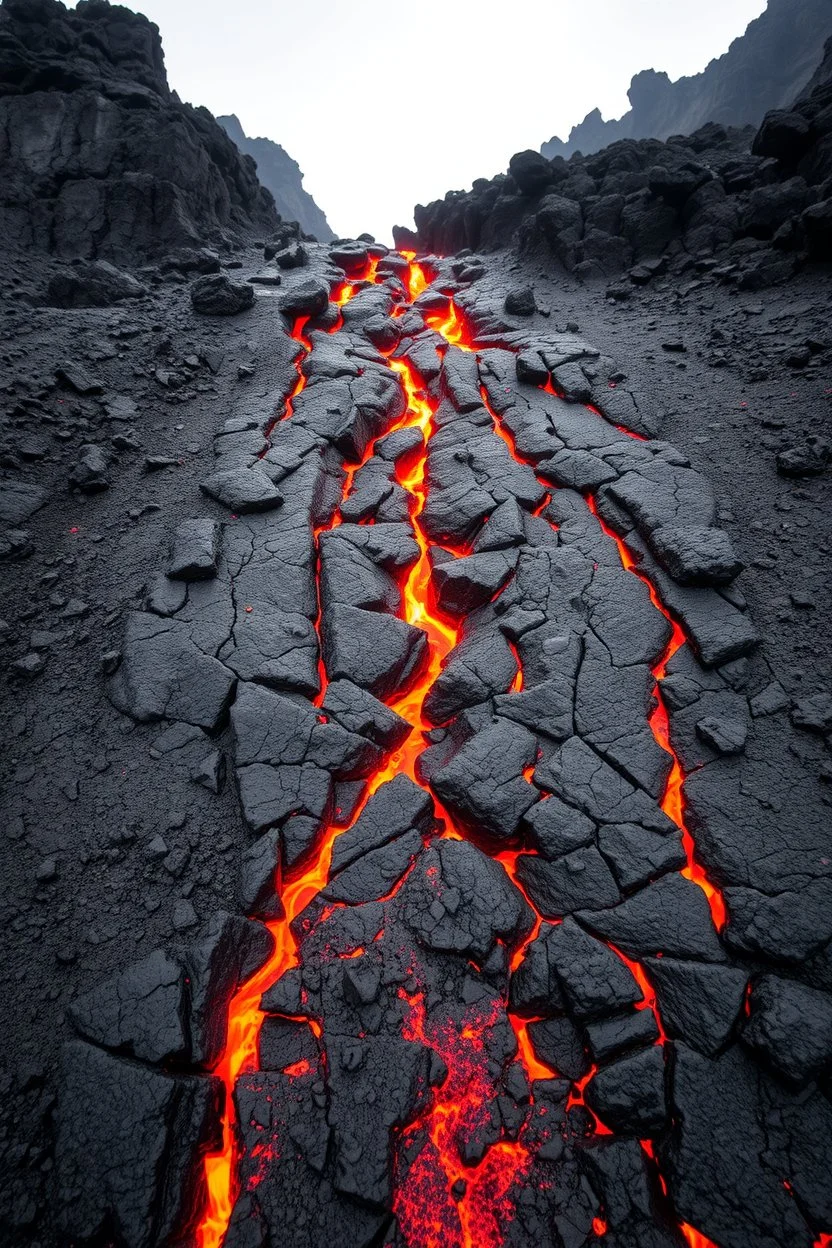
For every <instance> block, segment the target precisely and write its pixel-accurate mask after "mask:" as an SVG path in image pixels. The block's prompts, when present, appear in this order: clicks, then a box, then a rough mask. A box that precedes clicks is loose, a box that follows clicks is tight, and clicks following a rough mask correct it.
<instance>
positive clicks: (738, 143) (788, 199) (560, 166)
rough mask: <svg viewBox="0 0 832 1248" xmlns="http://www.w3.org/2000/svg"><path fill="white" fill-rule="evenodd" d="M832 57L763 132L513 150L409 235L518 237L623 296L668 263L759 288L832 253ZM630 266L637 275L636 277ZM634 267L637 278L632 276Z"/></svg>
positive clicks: (676, 273)
mask: <svg viewBox="0 0 832 1248" xmlns="http://www.w3.org/2000/svg"><path fill="white" fill-rule="evenodd" d="M831 71H832V59H830V44H827V47H826V53H825V56H824V60H823V62H822V64H821V66H820V67H819V69H818V70H817V71H816V73H815V75H814V77H813V79H812V81H811V83H810V84H809V85H808V86H807V88H806V89H805V91H804V92H803V93H802V94H801V95H800V96H799V98H798V99H797V100H796V101H795V102H794V104H793V105H792V107H791V108H789V109H787V110H781V111H775V112H771V113H769V114H767V116H766V117H765V119H764V120H763V123H762V125H761V126H760V128H759V130H758V131H757V132H756V134H754V133H752V132H751V131H737V130H730V129H726V128H725V127H723V126H719V125H717V124H709V125H707V126H704V127H703V128H702V129H701V130H699V131H697V132H696V133H694V134H692V135H690V136H689V137H687V138H683V137H674V138H671V139H668V140H667V141H666V142H660V141H659V140H657V139H640V140H632V139H626V140H621V141H620V142H618V143H614V144H612V145H611V146H610V147H608V148H605V149H604V150H603V151H602V152H599V153H598V154H597V155H595V156H588V157H584V156H581V155H575V156H572V157H570V159H569V160H564V159H563V158H562V157H556V158H555V159H554V160H551V161H549V160H546V159H545V158H544V157H543V156H541V155H540V154H539V153H537V152H532V151H527V152H520V153H518V154H517V155H515V156H513V157H512V159H511V162H510V164H509V170H508V173H507V174H503V175H499V176H498V177H496V178H492V179H491V181H486V180H485V179H480V180H478V181H477V182H475V183H474V186H473V189H472V190H471V191H468V192H456V191H453V192H449V193H448V194H447V195H446V196H445V198H444V199H443V200H436V201H434V202H433V203H431V204H429V205H428V206H427V207H423V206H421V205H419V206H417V208H416V210H415V214H414V215H415V221H416V232H415V234H413V233H412V232H411V231H408V230H402V229H395V230H394V237H395V238H396V240H397V242H398V245H400V246H410V247H416V248H420V249H428V250H434V251H437V252H440V253H442V254H450V253H452V252H453V253H456V254H459V252H460V251H461V250H463V249H465V248H478V249H484V250H489V249H496V248H501V247H507V246H510V245H516V246H517V247H518V249H519V251H520V252H528V253H534V254H539V255H541V256H545V255H548V256H551V257H552V258H553V259H554V260H555V262H556V263H557V264H558V265H560V266H562V267H563V268H564V269H566V270H567V271H568V272H570V273H574V274H575V275H576V276H577V277H579V278H581V279H590V278H605V279H607V280H608V281H610V282H611V285H612V289H611V293H612V295H613V297H615V298H627V297H628V295H629V292H630V290H631V289H632V288H633V286H639V285H645V284H647V283H649V282H650V281H651V280H652V279H653V278H654V277H655V276H656V275H658V274H661V273H664V272H668V273H670V274H671V275H672V276H673V277H674V278H676V279H678V280H680V281H684V280H685V279H686V278H689V279H691V280H697V281H708V282H722V283H725V284H727V285H729V286H736V287H738V288H740V289H746V290H757V289H762V288H763V287H766V286H770V285H772V284H773V283H776V282H779V281H784V280H787V279H788V278H789V277H790V276H792V275H793V274H794V273H795V272H796V271H797V270H798V269H799V268H800V267H801V266H802V265H805V264H807V263H811V262H814V261H828V260H829V259H830V258H832V78H830V72H831ZM627 275H628V276H629V281H628V280H626V276H627ZM622 277H625V280H624V281H623V283H622V281H621V280H620V279H621V278H622Z"/></svg>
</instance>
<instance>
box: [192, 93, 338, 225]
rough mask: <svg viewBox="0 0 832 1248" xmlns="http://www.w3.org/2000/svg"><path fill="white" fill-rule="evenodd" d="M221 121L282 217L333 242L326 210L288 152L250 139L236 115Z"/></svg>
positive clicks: (264, 140) (277, 146)
mask: <svg viewBox="0 0 832 1248" xmlns="http://www.w3.org/2000/svg"><path fill="white" fill-rule="evenodd" d="M217 121H218V122H219V123H220V125H221V126H222V128H223V129H224V130H225V133H226V134H227V135H228V137H229V138H230V139H231V141H232V143H234V144H235V146H236V147H237V148H238V149H239V151H241V152H243V153H244V154H245V155H247V156H251V157H252V158H253V159H254V160H255V162H256V164H257V176H258V177H259V179H260V181H261V183H262V184H263V186H265V187H266V189H267V190H269V191H271V193H272V195H273V196H274V201H275V203H276V204H277V211H278V212H279V213H280V215H281V217H283V218H284V220H287V221H298V222H299V223H300V226H301V229H302V230H303V231H304V233H306V234H314V235H315V237H316V238H317V239H318V241H319V242H321V243H328V242H331V241H332V239H334V238H335V234H334V232H333V230H332V229H331V228H330V225H329V222H328V221H327V219H326V216H325V214H324V213H323V211H322V210H321V209H320V208H319V207H318V205H317V204H316V203H315V201H314V199H313V198H312V196H311V195H310V194H309V192H308V191H307V190H304V186H303V174H302V172H301V169H300V165H299V164H298V163H297V161H296V160H293V159H292V157H291V156H290V155H289V153H288V152H287V151H286V149H285V148H284V147H281V145H280V144H279V143H276V142H275V141H274V140H273V139H265V138H249V137H248V135H247V134H246V132H245V131H244V129H243V126H242V122H241V121H240V119H239V117H237V116H236V115H235V114H234V113H231V114H229V115H228V116H226V117H218V118H217Z"/></svg>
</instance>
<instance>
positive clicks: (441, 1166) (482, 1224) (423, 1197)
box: [394, 993, 548, 1248]
mask: <svg viewBox="0 0 832 1248" xmlns="http://www.w3.org/2000/svg"><path fill="white" fill-rule="evenodd" d="M400 995H404V994H403V993H402V994H400ZM406 999H407V1001H408V1003H409V1005H410V1008H411V1012H410V1016H409V1018H408V1019H407V1021H406V1023H405V1027H404V1036H405V1039H407V1040H418V1041H420V1042H421V1043H422V1044H426V1045H429V1046H430V1047H431V1048H432V1049H434V1050H435V1051H436V1052H437V1053H438V1054H439V1056H440V1057H441V1058H442V1060H443V1061H444V1062H445V1065H446V1066H447V1068H448V1075H447V1078H446V1079H445V1081H444V1083H443V1084H442V1086H441V1088H439V1089H437V1091H436V1093H435V1096H434V1099H433V1101H432V1103H431V1105H430V1107H429V1109H428V1111H427V1113H426V1114H425V1115H424V1117H423V1118H420V1119H417V1120H416V1122H415V1123H412V1124H411V1125H410V1126H409V1127H408V1128H407V1129H406V1131H405V1132H403V1142H404V1143H405V1145H406V1144H407V1143H408V1142H410V1141H411V1140H413V1139H414V1137H416V1136H417V1135H418V1133H419V1132H420V1131H425V1132H426V1133H427V1136H428V1141H429V1142H428V1143H426V1144H425V1145H424V1146H423V1147H422V1149H421V1151H420V1152H419V1154H418V1156H417V1157H416V1159H415V1160H414V1161H413V1162H412V1163H411V1164H410V1166H409V1169H408V1171H407V1173H406V1175H405V1176H404V1177H403V1179H402V1181H401V1182H400V1183H399V1184H397V1188H396V1195H395V1200H394V1209H395V1212H396V1214H397V1216H398V1219H399V1225H400V1227H401V1229H402V1233H403V1234H404V1237H405V1240H406V1241H407V1243H408V1244H412V1245H414V1246H415V1245H419V1248H448V1246H449V1245H450V1246H452V1248H474V1246H476V1248H500V1245H501V1244H502V1243H503V1228H504V1226H505V1224H506V1222H508V1221H509V1220H510V1219H511V1216H512V1208H511V1203H510V1201H509V1200H508V1199H507V1194H508V1192H509V1190H510V1188H511V1187H512V1185H513V1184H514V1183H515V1182H517V1181H518V1180H521V1179H522V1178H523V1176H524V1174H525V1173H526V1171H527V1170H528V1167H529V1166H530V1164H531V1158H530V1156H529V1153H528V1150H527V1149H526V1148H525V1146H524V1145H523V1144H522V1143H520V1142H517V1141H510V1140H500V1141H498V1142H497V1143H495V1144H492V1145H491V1147H490V1148H489V1149H488V1151H487V1152H486V1153H485V1155H484V1157H483V1159H482V1161H481V1162H480V1163H479V1165H477V1166H470V1165H466V1164H465V1163H464V1161H463V1160H462V1157H461V1155H460V1141H461V1140H465V1139H470V1138H471V1137H472V1136H475V1135H476V1133H477V1132H478V1131H482V1130H484V1129H486V1128H488V1126H489V1125H490V1120H491V1119H490V1112H489V1111H490V1106H491V1104H492V1102H493V1100H494V1098H495V1097H496V1095H497V1088H496V1086H495V1082H494V1080H493V1078H491V1077H490V1076H489V1074H488V1062H487V1058H486V1055H485V1051H484V1036H485V1034H486V1032H487V1031H488V1029H489V1028H490V1027H492V1026H493V1024H494V1023H495V1021H496V1018H497V1014H498V1012H499V1010H500V1005H499V1003H495V1005H494V1007H493V1009H492V1010H491V1012H483V1011H479V1012H478V1011H477V1010H476V1009H475V1008H473V1007H472V1008H469V1009H468V1010H467V1011H466V1012H465V1015H464V1018H463V1021H462V1024H461V1025H460V1024H459V1023H458V1022H456V1021H455V1020H448V1021H447V1022H441V1023H437V1022H435V1021H433V1020H429V1019H428V1018H427V1016H426V1012H425V1004H424V997H423V995H422V994H421V993H418V994H416V995H414V996H412V997H407V998H406ZM547 1074H548V1072H547Z"/></svg>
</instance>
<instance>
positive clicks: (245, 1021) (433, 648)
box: [197, 261, 459, 1248]
mask: <svg viewBox="0 0 832 1248" xmlns="http://www.w3.org/2000/svg"><path fill="white" fill-rule="evenodd" d="M377 263H378V262H377V261H371V263H370V266H369V269H368V273H367V277H366V279H364V280H370V281H373V280H376V274H375V269H376V266H377ZM410 287H411V290H413V289H414V288H416V287H418V282H415V283H413V282H412V283H410ZM354 293H355V287H354V286H353V285H352V284H351V283H346V284H344V285H343V286H342V287H340V288H339V290H338V291H337V292H336V300H335V301H336V302H337V303H338V305H339V306H340V307H343V306H344V305H345V304H346V303H347V302H349V299H350V298H352V296H353V294H354ZM305 324H306V320H305V319H304V318H301V319H300V320H299V321H298V322H296V324H295V326H294V329H293V336H294V337H297V338H298V340H299V341H303V342H304V345H306V346H307V350H309V349H311V345H312V344H311V343H309V342H308V340H306V339H304V338H303V337H302V335H303V329H304V328H305ZM338 328H339V326H338V325H336V327H335V330H334V331H333V332H337V329H338ZM301 366H302V361H301V362H300V363H299V366H298V377H299V383H298V387H297V388H296V389H295V391H294V394H295V395H296V394H297V393H299V392H300V389H302V387H303V384H304V382H305V378H304V377H303V374H302V372H301ZM390 367H391V368H392V369H393V370H394V371H395V372H397V373H398V374H399V377H400V380H401V383H402V386H403V389H404V392H405V396H406V399H407V411H406V415H405V417H404V418H403V420H402V421H400V422H398V426H397V427H399V428H402V427H409V428H418V429H420V431H421V432H422V434H423V436H424V438H425V448H424V449H423V451H422V453H421V455H420V456H419V458H418V460H417V462H416V463H415V464H414V465H413V467H412V468H410V469H409V470H408V471H407V472H406V474H405V475H403V477H402V479H401V481H400V484H401V485H402V486H403V487H404V489H406V490H407V491H408V493H409V494H410V495H411V498H412V500H413V503H412V510H411V516H412V520H413V528H414V533H415V536H416V541H417V543H418V546H419V559H418V560H417V562H416V564H415V565H414V567H413V568H412V570H411V572H410V574H409V575H408V577H407V581H406V583H405V586H404V591H403V600H404V617H405V619H406V620H407V622H408V623H409V624H413V625H416V626H417V627H419V628H421V629H423V630H424V631H425V633H426V634H427V637H428V653H429V661H428V664H427V666H426V670H425V671H424V673H423V674H422V676H421V677H420V679H419V680H418V683H417V684H416V685H414V686H413V687H412V688H410V689H408V690H407V691H406V692H405V693H403V694H401V695H400V696H399V697H398V698H397V699H395V700H394V701H393V702H392V703H391V705H392V707H393V709H394V710H395V711H396V712H397V714H399V715H401V716H402V717H403V718H404V719H406V720H407V721H408V722H409V723H410V724H411V725H412V726H413V729H414V731H413V732H412V733H411V735H410V737H409V738H408V740H407V741H406V742H405V743H404V744H403V745H402V746H401V747H400V749H398V750H397V751H395V753H393V754H392V755H391V756H390V758H389V759H388V761H387V763H386V765H385V766H384V767H382V768H380V769H379V771H378V772H377V773H376V774H375V775H374V776H373V777H372V778H371V780H370V781H369V783H368V786H367V792H366V795H365V799H364V800H365V801H366V799H367V797H369V796H370V795H371V794H372V793H374V792H375V791H376V789H378V788H379V786H380V785H381V784H383V783H384V782H385V781H386V780H390V779H392V778H393V777H394V776H396V775H398V774H399V773H401V772H404V773H405V774H406V775H408V776H410V777H411V779H413V780H415V779H416V760H417V759H418V757H419V755H420V754H421V752H422V750H423V749H424V741H423V740H422V736H421V731H422V729H423V728H425V727H428V726H429V725H427V724H426V723H425V722H424V721H423V717H422V703H423V701H424V698H425V695H426V694H427V692H428V690H429V688H430V686H431V685H432V683H433V681H434V679H435V678H436V676H437V675H438V673H439V671H440V669H441V666H442V662H443V660H444V658H445V656H446V655H447V654H448V653H449V651H450V650H451V649H453V647H454V646H455V645H456V640H457V634H458V631H459V628H458V626H456V625H452V624H450V623H447V622H446V621H444V620H442V619H441V618H440V617H439V615H438V613H434V612H433V611H432V610H431V607H430V605H429V604H430V573H431V569H430V561H429V559H428V542H427V538H426V537H425V534H424V533H423V531H422V529H421V526H420V524H419V515H420V513H421V511H422V509H423V507H424V504H425V461H426V456H427V449H426V444H427V440H428V438H429V436H430V432H431V425H432V419H433V408H432V407H431V404H430V402H429V400H428V398H427V396H426V395H425V393H424V391H423V389H422V387H421V385H420V383H419V380H418V378H417V377H416V374H415V372H414V371H413V369H412V368H411V366H410V364H409V363H407V361H405V360H391V361H390ZM289 411H290V409H289ZM355 471H356V468H355V467H354V468H353V469H352V471H351V472H350V473H348V476H347V486H346V488H347V489H349V487H350V484H351V481H352V476H353V475H354V472H355ZM335 522H337V520H336V521H334V523H335ZM358 813H360V811H359V812H358ZM358 813H357V814H356V818H357V817H358ZM444 813H445V812H442V811H441V810H440V814H444ZM345 830H346V829H344V828H338V827H335V826H330V827H328V828H327V829H326V831H325V832H324V835H323V837H322V838H321V841H320V843H319V845H318V847H317V850H316V852H315V855H314V858H313V859H312V860H311V861H310V862H309V863H308V865H306V867H305V869H304V870H303V873H302V874H301V875H300V876H299V877H298V878H297V879H295V880H292V881H291V882H288V883H286V884H285V886H284V888H283V891H282V894H281V900H282V902H283V908H284V916H283V917H282V918H281V919H276V920H274V921H273V922H270V923H267V924H266V926H267V927H268V929H269V931H270V932H271V934H272V936H273V938H274V942H275V943H274V951H273V953H272V955H271V957H270V958H269V959H268V961H267V962H266V964H265V965H264V966H263V967H262V968H261V969H260V970H259V971H258V972H256V974H255V975H254V976H252V978H251V979H250V980H248V982H247V983H245V984H244V985H243V986H242V987H241V988H240V989H239V990H238V992H237V993H236V994H235V996H234V997H233V998H232V1001H231V1003H230V1005H229V1010H228V1029H227V1039H226V1047H225V1052H224V1054H223V1057H222V1060H221V1061H220V1063H219V1065H218V1066H217V1068H216V1069H215V1071H214V1073H215V1074H216V1075H218V1076H219V1078H220V1079H221V1080H222V1082H223V1086H224V1088H225V1094H226V1095H225V1110H224V1114H223V1121H222V1136H223V1145H222V1149H221V1151H220V1152H219V1153H215V1154H209V1155H208V1156H206V1157H205V1162H204V1167H205V1169H204V1173H205V1182H206V1188H207V1200H206V1207H205V1210H204V1212H203V1215H202V1218H201V1220H200V1223H199V1226H198V1229H197V1243H198V1245H199V1248H220V1245H221V1244H222V1242H223V1239H224V1237H225V1234H226V1231H227V1228H228V1222H229V1219H230V1217H231V1212H232V1209H233V1205H234V1200H235V1198H236V1192H237V1176H236V1173H235V1167H236V1164H237V1160H238V1159H237V1150H236V1140H235V1121H234V1099H233V1092H234V1086H235V1082H236V1080H237V1078H238V1076H239V1075H240V1074H242V1073H243V1072H245V1071H246V1070H253V1069H256V1066H257V1042H258V1036H259V1032H260V1027H261V1024H262V1021H263V1014H262V1012H261V1011H260V1008H259V1006H260V998H261V997H262V995H263V993H264V992H265V991H266V989H267V988H269V987H270V986H271V985H272V984H273V983H274V982H275V981H276V980H277V979H279V978H280V977H281V975H283V974H284V973H285V972H286V971H287V970H289V969H290V968H291V967H293V966H295V965H297V962H298V951H297V946H296V944H295V941H294V938H293V936H292V932H291V923H292V922H293V920H294V919H295V918H296V917H297V916H298V915H299V914H300V913H301V912H302V911H303V910H304V909H305V908H306V906H307V905H308V904H309V903H310V902H311V901H312V900H313V899H314V897H315V896H317V894H318V893H319V892H320V891H321V889H323V888H324V887H325V886H326V883H327V880H328V876H329V867H330V863H331V860H332V846H333V844H334V842H335V839H336V837H337V836H339V835H340V834H341V832H343V831H345ZM447 834H448V835H451V836H457V837H458V836H459V833H458V832H457V831H456V829H454V828H453V827H451V826H449V827H448V832H447ZM311 1025H312V1027H313V1029H314V1030H315V1031H316V1034H320V1026H319V1025H318V1024H316V1023H314V1022H313V1023H312V1024H311Z"/></svg>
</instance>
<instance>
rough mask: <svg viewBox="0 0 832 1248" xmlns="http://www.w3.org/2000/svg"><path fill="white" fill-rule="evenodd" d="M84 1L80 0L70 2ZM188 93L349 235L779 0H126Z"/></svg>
mask: <svg viewBox="0 0 832 1248" xmlns="http://www.w3.org/2000/svg"><path fill="white" fill-rule="evenodd" d="M70 7H74V0H70ZM127 7H129V8H132V9H136V10H138V11H140V12H142V13H145V14H146V15H147V16H148V17H149V18H150V19H151V21H154V22H156V23H157V25H158V26H159V28H160V30H161V32H162V39H163V42H164V48H165V59H166V63H167V69H168V78H169V81H170V83H171V86H173V87H174V88H175V89H176V90H177V91H178V92H179V95H180V97H181V98H182V99H183V100H186V101H188V102H190V103H192V104H204V105H206V107H207V108H209V109H210V110H211V112H212V113H214V114H221V113H236V114H237V116H238V117H239V118H240V120H241V122H242V124H243V129H244V130H245V131H246V133H247V134H249V135H252V136H258V135H264V136H266V137H267V138H271V139H275V140H277V142H279V143H281V144H282V145H283V146H284V147H285V148H286V150H287V151H288V152H289V154H290V155H291V156H293V157H294V159H295V160H297V161H298V163H299V164H300V167H301V169H302V170H303V172H304V175H305V178H304V186H305V187H306V189H307V190H308V191H310V192H311V194H313V195H314V197H315V199H316V200H317V202H318V203H319V204H320V206H321V207H322V208H323V210H324V211H325V212H326V214H327V216H328V218H329V222H330V225H331V226H332V228H333V229H334V230H335V231H336V232H338V233H340V234H342V235H345V236H350V235H353V236H354V235H356V234H359V233H361V232H362V231H364V230H369V231H370V232H371V233H373V234H375V236H376V237H377V238H378V239H379V240H380V241H383V242H389V241H390V229H391V226H392V225H393V224H394V223H395V224H400V225H410V224H412V214H413V205H414V204H415V203H417V202H421V203H427V202H429V201H430V200H431V199H437V198H440V197H441V196H442V195H444V193H445V191H448V190H464V189H467V188H468V187H470V185H471V182H472V181H473V179H474V178H477V177H491V176H492V175H493V174H495V173H499V172H501V171H503V170H505V169H506V168H507V166H508V161H509V158H510V157H511V155H512V154H513V153H514V152H517V151H521V150H523V149H524V148H528V147H531V148H538V147H539V146H540V144H541V143H542V142H544V141H545V140H546V139H549V138H551V136H552V135H553V134H557V135H559V136H560V137H561V138H563V139H565V138H566V137H567V134H568V131H569V129H570V127H571V126H572V125H574V124H575V123H576V122H578V121H581V120H582V119H583V117H584V116H585V115H586V113H588V112H589V111H590V109H592V108H595V107H596V106H597V107H599V108H600V109H601V112H602V113H603V115H604V116H605V117H607V118H609V117H618V116H620V115H621V113H623V112H624V111H625V110H626V108H627V107H628V105H627V98H626V92H627V87H628V86H629V83H630V78H631V77H632V75H633V74H634V73H637V72H638V71H639V70H641V69H647V68H651V67H652V68H654V69H659V70H662V69H663V70H666V71H667V73H668V74H669V75H670V77H671V78H673V79H676V78H678V77H680V76H682V75H683V74H691V73H697V72H698V71H699V70H701V69H703V68H704V67H705V65H706V64H707V63H708V61H709V60H711V59H712V58H713V57H714V56H719V55H720V54H721V53H722V52H724V51H726V50H727V47H728V44H729V43H730V41H731V40H732V39H733V38H736V36H737V35H739V34H741V33H742V32H743V30H744V29H745V27H746V25H747V24H748V22H749V21H751V19H752V18H754V17H758V16H759V14H760V13H761V12H762V11H763V9H764V8H765V7H766V5H765V0H697V3H696V4H692V5H690V4H684V5H683V4H681V3H679V0H548V3H547V2H546V0H418V3H417V2H416V0H411V3H401V0H353V2H352V3H346V0H305V2H303V0H291V2H287V0H235V2H234V3H233V4H229V2H228V0H129V3H128V6H127Z"/></svg>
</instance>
